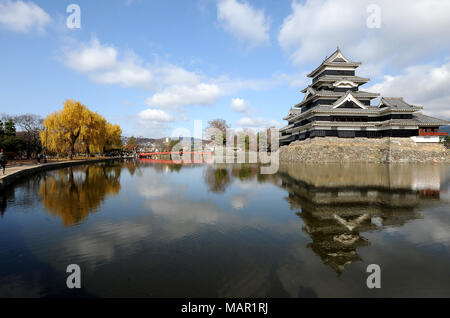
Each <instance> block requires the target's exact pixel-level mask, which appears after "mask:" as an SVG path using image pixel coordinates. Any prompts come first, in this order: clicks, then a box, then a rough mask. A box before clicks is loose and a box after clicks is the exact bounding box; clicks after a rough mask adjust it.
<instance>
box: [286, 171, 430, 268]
mask: <svg viewBox="0 0 450 318" xmlns="http://www.w3.org/2000/svg"><path fill="white" fill-rule="evenodd" d="M297 173H298V171H297ZM279 176H280V177H281V179H282V187H283V188H285V189H286V190H287V191H288V193H289V196H288V197H287V201H288V202H289V204H290V206H291V209H293V210H297V211H298V210H300V211H301V212H298V213H297V215H298V216H299V217H300V218H301V219H302V221H303V222H304V227H303V230H304V231H305V232H306V233H308V235H309V236H310V237H311V239H312V242H311V243H309V244H308V247H310V248H311V249H312V250H313V251H314V252H315V253H316V254H317V255H318V256H319V257H320V258H321V259H322V261H323V263H324V264H326V265H328V266H330V267H331V268H333V269H334V270H335V271H336V272H337V273H338V275H340V274H341V273H342V271H343V270H344V268H345V266H346V265H349V264H352V263H353V262H356V261H359V260H361V258H360V256H359V255H358V253H357V248H359V247H362V246H368V245H370V242H369V241H368V240H367V239H366V238H364V237H363V236H362V235H361V233H363V232H368V231H373V230H381V228H380V226H379V225H380V224H381V226H403V225H404V224H405V223H406V222H407V221H409V220H413V219H417V218H421V217H422V215H421V213H419V212H416V207H417V206H418V205H419V204H420V200H421V198H420V195H419V193H418V192H417V191H414V190H407V189H404V188H403V189H392V188H390V187H383V186H380V184H375V185H374V186H372V185H371V184H370V183H366V184H365V185H358V186H355V183H354V182H348V183H346V182H345V181H344V179H342V178H341V179H339V180H334V182H340V185H339V187H335V186H334V185H332V186H329V185H328V186H327V185H326V184H325V183H324V184H323V185H321V186H316V185H315V184H317V182H318V181H317V180H315V179H314V178H313V177H312V176H313V174H311V173H308V174H307V175H306V176H305V178H304V179H301V176H299V175H295V177H294V175H293V174H290V173H289V172H286V171H283V172H280V173H279ZM305 180H308V182H306V181H305ZM375 219H378V220H379V222H380V223H378V222H375Z"/></svg>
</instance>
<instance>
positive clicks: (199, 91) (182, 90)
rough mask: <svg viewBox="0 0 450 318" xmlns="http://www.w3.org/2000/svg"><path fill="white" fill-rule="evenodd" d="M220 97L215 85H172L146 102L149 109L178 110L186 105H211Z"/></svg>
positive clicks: (217, 87)
mask: <svg viewBox="0 0 450 318" xmlns="http://www.w3.org/2000/svg"><path fill="white" fill-rule="evenodd" d="M220 95H221V90H220V88H219V86H217V85H216V84H204V83H200V84H196V85H192V86H188V85H173V86H170V87H168V88H167V89H165V90H164V91H162V92H159V93H156V94H154V95H153V96H152V97H150V98H148V99H147V100H146V104H147V105H148V106H151V107H157V108H166V109H176V110H179V109H180V108H182V107H183V106H186V105H204V106H206V105H212V104H214V103H215V102H216V101H217V99H218V98H219V97H220Z"/></svg>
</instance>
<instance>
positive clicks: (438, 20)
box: [278, 0, 450, 71]
mask: <svg viewBox="0 0 450 318" xmlns="http://www.w3.org/2000/svg"><path fill="white" fill-rule="evenodd" d="M371 3H374V1H373V0H314V1H312V0H307V1H306V2H304V3H300V2H297V1H295V0H294V1H293V2H292V13H291V14H290V15H289V16H288V17H286V18H285V20H284V22H283V25H282V27H281V30H280V33H279V36H278V41H279V43H280V45H281V47H282V48H283V49H284V50H285V51H287V52H289V54H290V56H291V59H292V61H293V62H294V63H295V64H302V63H305V62H316V63H317V61H321V60H322V59H323V58H324V57H325V55H327V54H328V55H329V54H330V53H332V51H333V50H334V49H335V47H336V46H337V45H339V46H340V47H341V49H342V50H343V52H344V54H346V55H348V56H349V57H350V58H354V59H356V60H360V61H362V62H364V63H367V64H368V65H367V67H368V68H369V69H370V70H371V71H374V70H380V66H386V65H394V66H398V67H402V66H405V65H408V64H411V63H417V62H418V61H419V60H421V59H423V58H424V57H427V58H430V57H433V56H438V55H439V54H442V53H447V51H448V50H449V49H450V41H446V40H445V36H444V37H443V35H444V34H446V33H448V32H449V31H450V19H448V17H449V15H450V1H441V0H416V1H408V0H397V1H389V0H380V1H376V2H375V3H376V4H377V5H379V8H380V10H381V11H380V13H381V15H380V17H381V27H380V28H368V27H367V19H368V17H369V16H370V14H371V12H368V11H367V10H368V5H369V4H371Z"/></svg>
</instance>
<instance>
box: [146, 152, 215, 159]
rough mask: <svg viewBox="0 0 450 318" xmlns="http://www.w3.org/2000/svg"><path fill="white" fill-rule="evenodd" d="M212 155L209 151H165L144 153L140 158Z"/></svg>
mask: <svg viewBox="0 0 450 318" xmlns="http://www.w3.org/2000/svg"><path fill="white" fill-rule="evenodd" d="M172 154H173V155H175V154H178V155H195V154H197V155H212V154H213V152H211V151H210V152H207V151H186V152H183V151H165V152H144V153H140V154H139V158H142V157H149V156H160V155H172Z"/></svg>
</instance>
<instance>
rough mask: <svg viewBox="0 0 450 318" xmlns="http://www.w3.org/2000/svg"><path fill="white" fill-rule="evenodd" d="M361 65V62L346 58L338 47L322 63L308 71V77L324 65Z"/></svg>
mask: <svg viewBox="0 0 450 318" xmlns="http://www.w3.org/2000/svg"><path fill="white" fill-rule="evenodd" d="M360 65H361V62H351V61H350V60H349V59H347V58H346V57H345V56H344V55H343V54H342V52H341V50H340V49H339V48H337V49H336V51H334V53H333V54H331V55H330V56H329V57H327V58H326V59H325V60H324V61H323V62H322V64H320V65H319V66H318V67H317V68H316V69H315V70H314V71H312V72H311V73H309V74H308V75H307V76H308V77H314V76H316V75H317V73H319V71H320V70H322V68H324V67H325V66H334V67H354V68H357V67H358V66H360Z"/></svg>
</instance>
